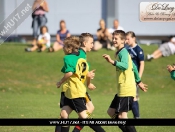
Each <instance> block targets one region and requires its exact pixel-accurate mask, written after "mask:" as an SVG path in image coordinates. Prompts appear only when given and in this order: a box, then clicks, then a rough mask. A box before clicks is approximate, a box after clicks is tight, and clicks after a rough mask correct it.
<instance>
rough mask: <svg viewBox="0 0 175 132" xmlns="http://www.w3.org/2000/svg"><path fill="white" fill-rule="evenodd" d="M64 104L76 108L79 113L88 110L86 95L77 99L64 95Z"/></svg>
mask: <svg viewBox="0 0 175 132" xmlns="http://www.w3.org/2000/svg"><path fill="white" fill-rule="evenodd" d="M64 106H69V107H70V108H71V109H72V110H75V111H76V112H77V113H80V112H82V111H84V110H87V108H86V99H85V98H84V97H81V98H75V99H68V98H67V97H64Z"/></svg>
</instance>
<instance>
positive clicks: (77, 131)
mask: <svg viewBox="0 0 175 132" xmlns="http://www.w3.org/2000/svg"><path fill="white" fill-rule="evenodd" d="M83 127H84V126H75V127H74V130H73V131H72V132H80V131H81V130H82V129H83Z"/></svg>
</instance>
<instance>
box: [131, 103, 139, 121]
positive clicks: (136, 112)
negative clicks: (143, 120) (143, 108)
mask: <svg viewBox="0 0 175 132" xmlns="http://www.w3.org/2000/svg"><path fill="white" fill-rule="evenodd" d="M132 113H133V115H134V118H135V119H138V118H139V117H140V115H139V103H138V101H134V102H133V104H132Z"/></svg>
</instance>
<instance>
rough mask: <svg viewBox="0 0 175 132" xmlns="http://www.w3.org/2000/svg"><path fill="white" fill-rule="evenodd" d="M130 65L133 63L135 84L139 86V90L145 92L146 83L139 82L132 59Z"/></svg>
mask: <svg viewBox="0 0 175 132" xmlns="http://www.w3.org/2000/svg"><path fill="white" fill-rule="evenodd" d="M132 65H133V71H134V77H135V81H136V83H137V85H138V86H139V87H140V89H141V90H143V91H144V92H146V91H147V89H148V88H147V85H146V84H144V83H142V82H141V79H140V76H139V73H138V70H137V67H136V65H135V64H134V62H133V61H132Z"/></svg>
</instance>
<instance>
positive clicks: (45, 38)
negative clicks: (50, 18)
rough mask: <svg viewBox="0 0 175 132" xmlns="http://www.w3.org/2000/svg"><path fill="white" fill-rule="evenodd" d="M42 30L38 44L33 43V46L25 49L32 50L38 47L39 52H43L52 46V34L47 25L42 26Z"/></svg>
mask: <svg viewBox="0 0 175 132" xmlns="http://www.w3.org/2000/svg"><path fill="white" fill-rule="evenodd" d="M40 32H41V34H40V35H39V37H38V41H37V44H35V45H33V47H32V48H26V49H25V51H27V52H32V51H35V50H37V49H38V52H41V51H44V50H45V49H46V48H49V47H50V34H49V33H48V28H47V26H42V27H41V28H40Z"/></svg>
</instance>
